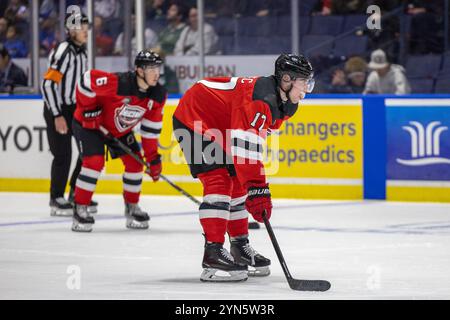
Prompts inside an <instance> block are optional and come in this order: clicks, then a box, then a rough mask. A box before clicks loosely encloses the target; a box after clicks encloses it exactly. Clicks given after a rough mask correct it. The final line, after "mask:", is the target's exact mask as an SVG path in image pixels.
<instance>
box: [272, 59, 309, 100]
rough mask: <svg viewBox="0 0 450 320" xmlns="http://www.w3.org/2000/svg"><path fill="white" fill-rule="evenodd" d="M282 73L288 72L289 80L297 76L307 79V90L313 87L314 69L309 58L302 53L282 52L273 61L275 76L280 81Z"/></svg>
mask: <svg viewBox="0 0 450 320" xmlns="http://www.w3.org/2000/svg"><path fill="white" fill-rule="evenodd" d="M284 74H288V75H289V76H290V77H291V80H295V79H298V78H301V79H305V80H307V81H308V92H311V91H312V90H313V88H314V79H313V77H314V70H313V68H312V65H311V63H310V62H309V60H308V59H307V58H306V57H305V56H303V55H301V54H300V55H296V54H292V53H288V54H286V53H283V54H281V55H280V56H279V57H278V58H277V60H276V61H275V78H276V79H277V81H278V83H280V81H281V78H282V76H283V75H284Z"/></svg>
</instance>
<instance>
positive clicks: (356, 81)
mask: <svg viewBox="0 0 450 320" xmlns="http://www.w3.org/2000/svg"><path fill="white" fill-rule="evenodd" d="M344 70H345V73H346V75H347V79H348V84H349V86H350V88H351V92H352V93H362V92H363V91H364V87H365V83H366V77H367V63H366V61H365V60H364V59H363V58H361V57H352V58H350V59H348V61H347V62H346V63H345V67H344Z"/></svg>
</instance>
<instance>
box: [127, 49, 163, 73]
mask: <svg viewBox="0 0 450 320" xmlns="http://www.w3.org/2000/svg"><path fill="white" fill-rule="evenodd" d="M162 64H163V59H162V58H161V57H160V55H159V54H157V53H156V52H154V51H151V50H148V49H145V50H142V51H141V52H139V53H138V54H137V56H136V59H135V60H134V65H135V66H136V67H138V68H145V67H147V66H160V65H162Z"/></svg>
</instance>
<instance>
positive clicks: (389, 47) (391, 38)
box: [365, 0, 401, 62]
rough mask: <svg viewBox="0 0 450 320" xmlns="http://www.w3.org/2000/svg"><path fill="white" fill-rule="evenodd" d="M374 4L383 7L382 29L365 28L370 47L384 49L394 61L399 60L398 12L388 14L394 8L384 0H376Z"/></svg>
mask: <svg viewBox="0 0 450 320" xmlns="http://www.w3.org/2000/svg"><path fill="white" fill-rule="evenodd" d="M373 4H375V5H377V6H379V7H380V9H381V16H380V17H379V18H380V19H381V18H382V20H381V29H371V30H368V29H366V30H365V34H366V35H367V36H368V38H369V49H370V50H376V49H379V48H381V49H383V50H384V52H386V54H387V55H388V56H389V57H391V58H392V62H397V60H398V58H397V57H398V55H399V50H400V41H399V39H400V20H399V14H400V13H401V12H400V11H398V14H390V15H387V13H388V11H389V10H391V9H393V8H392V7H391V6H389V5H386V4H385V2H384V1H381V0H374V1H373Z"/></svg>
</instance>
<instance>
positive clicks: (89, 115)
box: [72, 50, 167, 232]
mask: <svg viewBox="0 0 450 320" xmlns="http://www.w3.org/2000/svg"><path fill="white" fill-rule="evenodd" d="M162 63H163V61H162V59H161V58H160V57H159V55H158V54H156V53H154V52H152V51H149V50H144V51H141V52H139V54H138V55H137V56H136V59H135V71H134V72H128V73H107V72H103V71H100V70H90V71H88V72H86V73H85V74H84V75H83V77H82V78H81V79H80V81H79V83H78V86H77V107H76V110H75V116H74V121H73V132H74V136H75V138H76V140H77V143H78V145H79V149H80V152H81V155H82V160H83V165H82V169H81V172H80V175H79V176H78V179H77V182H76V188H75V208H74V216H73V224H72V230H73V231H79V232H90V231H92V225H93V224H94V218H93V217H92V216H91V215H90V213H89V212H88V210H87V205H89V203H90V201H91V197H92V194H93V193H94V190H95V187H96V183H97V179H98V177H99V176H100V173H101V171H102V169H103V166H104V158H105V151H104V147H105V145H106V146H107V147H108V149H109V152H110V154H111V157H112V158H117V157H120V159H121V160H122V162H123V164H124V167H125V172H124V174H123V198H124V201H125V216H126V227H127V228H131V229H147V228H148V221H149V220H150V218H149V216H148V214H147V213H146V212H144V211H142V210H141V208H140V207H139V205H138V202H139V196H140V192H141V184H142V175H143V166H142V165H141V164H140V163H138V162H137V161H136V160H135V159H133V157H131V156H130V155H128V154H126V153H125V152H124V151H123V150H122V149H120V147H118V146H117V145H115V144H114V143H113V142H112V141H111V140H109V139H108V138H107V137H105V136H104V135H103V134H102V133H101V132H100V131H99V129H100V126H102V127H103V128H105V129H107V130H108V131H109V133H110V134H111V135H113V136H114V137H116V138H118V139H119V140H120V141H122V142H123V143H125V144H126V145H127V146H128V147H129V148H130V149H131V150H133V151H134V152H135V153H136V154H138V155H139V156H140V157H142V155H141V152H140V146H139V144H138V142H137V141H136V139H135V136H134V134H133V131H132V130H133V128H134V127H135V126H136V125H137V124H139V123H140V134H141V137H142V147H143V149H144V157H145V160H146V161H147V163H149V168H150V169H149V170H148V171H146V173H148V174H149V175H150V176H151V178H152V179H153V181H157V180H158V179H159V176H160V173H161V170H162V167H161V159H160V155H159V154H158V138H159V134H160V132H161V128H162V111H163V107H164V104H165V101H166V99H167V93H166V90H165V88H164V87H162V86H161V85H160V84H159V83H158V79H159V76H160V70H159V69H160V66H161V64H162Z"/></svg>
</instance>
